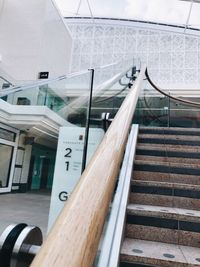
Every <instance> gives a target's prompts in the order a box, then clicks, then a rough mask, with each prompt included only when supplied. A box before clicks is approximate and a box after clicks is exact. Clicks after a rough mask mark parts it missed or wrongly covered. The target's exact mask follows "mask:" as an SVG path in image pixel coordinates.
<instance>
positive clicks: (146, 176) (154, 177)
mask: <svg viewBox="0 0 200 267" xmlns="http://www.w3.org/2000/svg"><path fill="white" fill-rule="evenodd" d="M133 180H144V181H158V182H166V183H181V184H193V185H200V177H199V176H194V175H181V174H171V173H161V172H146V171H134V172H133Z"/></svg>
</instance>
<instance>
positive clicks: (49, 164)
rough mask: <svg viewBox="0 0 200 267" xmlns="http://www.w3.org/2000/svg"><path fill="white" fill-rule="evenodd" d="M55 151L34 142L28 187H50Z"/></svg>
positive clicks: (31, 188) (32, 188) (35, 188)
mask: <svg viewBox="0 0 200 267" xmlns="http://www.w3.org/2000/svg"><path fill="white" fill-rule="evenodd" d="M55 156H56V152H55V150H53V149H50V148H48V147H45V146H42V145H38V144H34V145H33V147H32V155H31V160H30V167H29V178H28V189H29V190H41V189H42V190H46V189H48V190H49V189H51V187H52V182H53V174H54V165H55Z"/></svg>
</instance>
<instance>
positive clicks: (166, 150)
mask: <svg viewBox="0 0 200 267" xmlns="http://www.w3.org/2000/svg"><path fill="white" fill-rule="evenodd" d="M129 199H130V200H129V202H130V203H129V204H128V206H127V217H126V229H125V239H124V242H123V245H122V249H121V257H120V258H121V263H120V266H121V267H182V266H183V267H186V266H191V267H192V266H200V129H194V128H193V129H191V128H190V129H185V128H148V127H141V128H140V130H139V137H138V144H137V150H136V158H135V162H134V172H133V178H132V183H131V190H130V197H129Z"/></svg>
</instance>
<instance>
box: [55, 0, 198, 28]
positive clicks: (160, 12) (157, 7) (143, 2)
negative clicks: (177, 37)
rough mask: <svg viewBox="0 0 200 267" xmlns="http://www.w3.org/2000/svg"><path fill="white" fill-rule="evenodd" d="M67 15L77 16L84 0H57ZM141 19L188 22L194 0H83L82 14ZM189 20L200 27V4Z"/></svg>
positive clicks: (194, 6)
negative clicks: (191, 3)
mask: <svg viewBox="0 0 200 267" xmlns="http://www.w3.org/2000/svg"><path fill="white" fill-rule="evenodd" d="M55 1H56V2H57V4H58V6H59V8H60V10H61V12H62V14H63V15H64V16H75V14H76V13H77V9H78V6H79V2H80V0H55ZM87 1H89V3H90V6H91V10H92V13H93V15H94V16H103V17H117V18H119V17H120V18H129V19H141V20H150V21H160V22H168V23H178V24H185V23H186V21H187V17H188V14H189V10H190V3H189V2H183V1H179V0H81V5H80V9H79V15H80V16H90V10H89V7H88V4H87ZM189 24H192V26H197V27H200V4H196V3H194V4H193V9H192V13H191V18H190V21H189Z"/></svg>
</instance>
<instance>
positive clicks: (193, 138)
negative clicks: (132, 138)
mask: <svg viewBox="0 0 200 267" xmlns="http://www.w3.org/2000/svg"><path fill="white" fill-rule="evenodd" d="M143 138H152V139H154V138H156V139H164V140H187V141H200V136H197V135H193V136H189V135H184V134H183V135H176V134H167V135H166V134H160V133H153V134H149V133H147V134H145V133H139V139H143Z"/></svg>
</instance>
